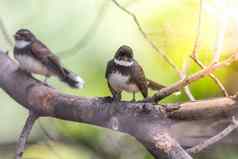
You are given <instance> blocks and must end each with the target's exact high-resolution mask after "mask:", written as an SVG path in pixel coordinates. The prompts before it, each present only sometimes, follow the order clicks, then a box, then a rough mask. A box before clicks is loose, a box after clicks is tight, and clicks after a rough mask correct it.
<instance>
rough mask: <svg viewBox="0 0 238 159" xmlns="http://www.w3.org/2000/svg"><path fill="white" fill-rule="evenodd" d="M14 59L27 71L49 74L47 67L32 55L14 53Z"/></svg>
mask: <svg viewBox="0 0 238 159" xmlns="http://www.w3.org/2000/svg"><path fill="white" fill-rule="evenodd" d="M16 59H17V61H18V62H19V65H20V68H21V69H23V70H26V71H27V72H31V73H36V74H41V75H50V72H49V71H48V69H47V68H46V67H45V66H43V65H42V64H41V63H40V62H38V61H37V60H35V59H34V58H32V57H29V56H27V55H16Z"/></svg>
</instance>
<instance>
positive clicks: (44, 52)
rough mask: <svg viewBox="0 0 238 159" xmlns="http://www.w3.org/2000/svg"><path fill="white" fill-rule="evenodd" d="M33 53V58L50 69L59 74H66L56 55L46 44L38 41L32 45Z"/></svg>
mask: <svg viewBox="0 0 238 159" xmlns="http://www.w3.org/2000/svg"><path fill="white" fill-rule="evenodd" d="M31 52H32V54H33V56H34V57H35V58H36V59H38V60H39V61H40V62H41V63H42V64H44V65H45V66H46V67H48V68H49V69H51V70H53V71H55V73H57V74H62V73H63V74H64V71H63V67H62V66H61V64H60V61H59V59H58V57H57V56H56V55H54V54H53V53H52V52H51V51H50V50H49V49H48V48H47V47H46V46H45V45H44V44H42V43H41V42H39V41H37V42H34V43H33V44H32V49H31Z"/></svg>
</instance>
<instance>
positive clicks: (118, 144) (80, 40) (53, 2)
mask: <svg viewBox="0 0 238 159" xmlns="http://www.w3.org/2000/svg"><path fill="white" fill-rule="evenodd" d="M118 2H119V3H120V4H122V5H123V6H124V7H126V8H127V9H128V10H130V11H131V12H133V13H135V14H136V15H137V17H138V20H139V22H140V24H141V26H142V27H143V29H144V30H145V32H146V33H147V35H148V36H149V38H150V39H151V40H153V41H154V43H155V44H156V45H157V47H159V48H161V49H162V50H164V51H165V52H166V54H167V55H168V56H169V57H170V58H171V59H172V60H173V61H174V62H175V63H176V65H177V66H178V67H179V68H180V69H181V68H182V67H183V64H184V62H185V61H188V60H189V55H191V52H192V49H193V43H194V40H195V36H196V30H197V21H198V12H199V0H118ZM237 9H238V1H237V0H204V3H203V9H202V27H201V39H200V49H199V58H200V59H201V60H202V61H203V62H204V63H205V64H209V62H210V61H211V58H212V52H213V51H214V45H215V44H214V42H215V39H216V31H217V29H218V28H219V27H218V26H219V23H217V21H218V20H219V18H220V17H224V19H225V22H226V24H227V25H226V29H225V30H224V42H222V46H221V50H222V57H221V58H222V59H224V58H226V57H228V56H229V55H230V54H231V53H232V52H234V51H236V49H237V41H238V38H237V37H238V36H237V35H238V12H237ZM0 13H1V14H0V18H1V20H2V22H3V23H4V25H5V27H6V29H7V32H8V34H9V35H10V36H11V38H12V35H14V33H15V32H16V30H18V29H19V28H28V29H30V30H32V31H33V32H34V33H35V34H36V36H37V37H38V38H39V39H40V40H42V41H43V42H44V43H45V44H47V46H48V47H49V48H50V49H51V50H52V51H53V52H54V53H55V54H57V55H58V56H59V57H60V58H61V62H62V63H63V64H64V65H65V66H66V67H67V68H69V69H70V70H72V71H74V72H75V73H78V74H80V75H81V77H83V78H84V79H85V81H86V87H85V88H84V89H82V90H73V89H71V88H68V87H67V86H66V85H64V84H62V83H61V82H59V80H57V79H55V78H51V79H50V80H49V83H50V84H51V85H53V86H54V87H56V88H57V89H59V90H61V91H62V92H65V93H70V94H75V95H80V96H108V95H110V93H109V90H108V88H107V85H106V81H105V79H104V72H105V66H106V63H107V61H108V60H110V59H111V58H112V57H113V55H114V53H115V51H116V50H117V49H118V48H119V47H120V45H124V44H126V45H129V46H131V47H132V48H133V50H134V54H135V58H136V59H137V60H138V62H139V63H140V64H141V65H142V66H143V68H144V71H145V73H146V75H147V76H148V77H149V78H151V79H153V80H155V81H159V82H161V83H163V84H165V85H169V84H172V83H174V82H175V81H177V80H179V77H178V76H177V74H176V72H175V71H174V70H173V69H172V68H171V67H170V66H169V65H168V64H167V63H166V62H165V61H164V60H163V59H162V58H161V56H160V55H159V54H158V53H157V52H156V51H155V50H153V49H152V48H151V46H150V45H149V44H148V42H147V41H146V40H145V39H144V38H143V36H142V35H141V33H140V32H139V31H138V28H137V26H136V25H135V23H134V21H133V19H132V18H131V17H130V16H128V15H127V14H126V13H125V12H123V11H122V10H120V9H119V8H118V7H117V6H116V5H115V4H114V3H113V2H112V1H111V0H87V1H86V0H70V1H66V0H61V1H59V0H41V1H30V0H21V1H19V0H0ZM224 19H223V20H224ZM223 22H224V21H222V22H220V23H223ZM0 35H1V36H0V47H1V48H3V49H5V50H9V51H10V53H11V51H12V47H11V46H10V45H9V44H8V43H7V42H6V40H5V38H4V36H3V34H0ZM11 56H12V54H11ZM189 63H190V66H189V69H188V74H191V73H193V72H195V71H198V70H199V67H197V66H196V65H195V64H194V63H193V62H191V61H190V62H189ZM237 67H238V65H237V64H233V65H232V66H231V67H229V68H226V69H220V70H219V71H217V72H216V75H217V76H218V77H219V79H220V80H221V81H222V82H223V83H224V86H225V87H226V88H227V90H228V91H229V93H230V94H233V93H235V92H236V91H237V89H238V87H237V85H236V79H237V77H238V72H237V70H238V69H237ZM39 78H42V77H39ZM190 88H191V91H192V93H193V95H194V96H195V98H196V99H204V98H211V97H215V96H222V93H221V91H220V90H219V89H218V88H217V86H216V85H215V84H214V82H213V81H212V80H211V79H210V78H204V79H202V80H199V81H197V82H194V83H193V84H192V85H191V87H190ZM152 93H153V92H151V94H152ZM123 98H124V99H125V100H127V99H130V98H131V95H128V94H124V95H123ZM137 98H141V96H140V94H138V95H137ZM187 100H188V99H187V97H186V96H185V95H184V93H182V94H180V95H178V96H175V95H172V96H170V97H168V98H166V99H165V100H163V101H162V102H166V103H168V102H179V101H187ZM0 101H1V111H0V159H12V158H14V152H15V145H16V141H17V138H18V136H19V134H20V131H21V129H22V127H23V125H24V121H25V119H26V115H27V110H26V109H24V108H22V107H21V106H19V105H18V104H17V103H16V102H15V101H13V100H12V99H11V98H9V97H8V96H7V95H6V93H5V92H3V91H2V90H1V93H0ZM43 130H46V131H47V133H48V134H49V135H50V136H51V137H52V139H51V140H50V139H49V137H47V136H46V135H45V134H46V132H44V131H43ZM235 147H236V146H223V145H220V146H216V147H215V148H214V147H212V148H211V150H209V151H208V152H206V153H202V154H201V155H199V156H196V158H209V159H235V158H238V157H237V156H238V153H237V149H236V148H235ZM221 149H222V151H221ZM24 158H28V159H152V158H153V157H152V156H151V155H150V154H149V153H148V152H146V150H145V149H144V147H143V146H142V145H140V144H139V143H138V142H136V141H135V139H134V138H132V137H130V136H128V135H125V134H122V133H117V132H113V131H111V130H106V129H102V128H98V127H95V126H89V125H86V124H79V123H73V122H66V121H60V120H56V119H51V118H42V119H40V121H38V122H37V124H36V125H35V126H34V130H33V132H32V133H31V138H30V141H29V146H28V148H27V150H26V153H25V154H24Z"/></svg>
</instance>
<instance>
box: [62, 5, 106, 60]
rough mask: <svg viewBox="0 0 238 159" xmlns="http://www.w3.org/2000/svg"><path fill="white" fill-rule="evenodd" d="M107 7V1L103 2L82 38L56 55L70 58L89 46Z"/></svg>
mask: <svg viewBox="0 0 238 159" xmlns="http://www.w3.org/2000/svg"><path fill="white" fill-rule="evenodd" d="M107 7H108V0H105V1H104V2H103V4H102V5H101V7H100V9H99V11H98V14H97V16H96V17H95V20H94V21H93V23H92V24H91V25H90V27H89V29H88V31H87V32H86V33H85V34H84V35H83V37H82V38H81V39H80V40H79V41H78V42H77V43H76V44H75V45H74V46H73V47H71V48H69V49H66V50H63V51H60V52H59V53H58V55H59V56H62V57H69V56H72V55H73V54H76V53H77V52H79V51H80V50H81V49H83V48H85V47H86V46H87V45H88V44H89V43H88V42H89V41H90V40H91V39H92V38H93V36H94V35H95V33H96V31H97V29H98V26H99V25H100V24H101V22H102V20H103V18H104V16H105V13H106V11H107Z"/></svg>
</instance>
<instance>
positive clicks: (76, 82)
mask: <svg viewBox="0 0 238 159" xmlns="http://www.w3.org/2000/svg"><path fill="white" fill-rule="evenodd" d="M63 71H64V75H63V76H60V79H61V80H62V81H63V82H65V83H67V84H68V85H69V86H70V87H73V88H83V86H84V83H85V82H84V80H83V79H82V78H81V77H80V76H77V75H75V74H73V73H72V72H70V71H68V70H67V69H65V68H63Z"/></svg>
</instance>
